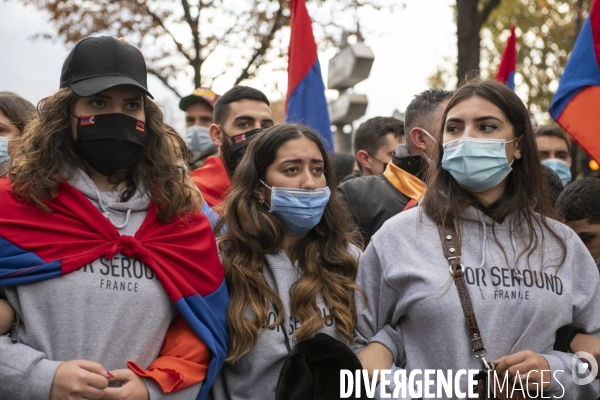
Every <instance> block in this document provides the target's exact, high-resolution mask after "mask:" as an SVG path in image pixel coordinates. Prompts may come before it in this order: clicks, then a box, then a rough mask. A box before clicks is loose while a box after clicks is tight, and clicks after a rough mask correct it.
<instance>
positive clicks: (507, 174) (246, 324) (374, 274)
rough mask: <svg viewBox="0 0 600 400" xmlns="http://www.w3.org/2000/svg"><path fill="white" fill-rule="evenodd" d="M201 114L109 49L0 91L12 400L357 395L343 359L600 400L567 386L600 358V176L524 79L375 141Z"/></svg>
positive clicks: (92, 45) (192, 102) (2, 347)
mask: <svg viewBox="0 0 600 400" xmlns="http://www.w3.org/2000/svg"><path fill="white" fill-rule="evenodd" d="M179 107H180V109H181V110H182V111H183V112H184V113H185V125H186V129H185V133H184V134H182V135H179V134H178V133H177V132H176V131H175V129H173V128H172V127H171V126H169V125H167V124H166V123H165V121H164V117H163V114H162V112H161V110H160V108H159V107H158V106H157V104H156V103H155V102H154V100H153V98H152V94H151V93H150V92H149V91H148V87H147V82H146V66H145V62H144V59H143V56H142V54H141V53H140V52H139V50H138V49H136V48H135V47H133V46H131V45H129V44H128V43H126V42H125V41H123V40H118V39H115V38H111V37H95V38H87V39H84V40H82V41H81V42H79V43H78V44H77V45H76V46H75V47H74V48H73V50H72V51H71V53H70V54H69V55H68V57H67V59H66V60H65V62H64V65H63V68H62V73H61V77H60V88H59V89H58V91H57V92H56V93H54V94H53V95H51V96H49V97H47V98H45V99H43V100H42V101H40V103H39V104H38V106H37V107H35V106H33V105H32V104H31V103H30V102H28V101H26V100H24V99H22V98H21V97H19V96H17V95H15V94H12V93H8V92H0V164H1V166H2V170H1V173H0V175H4V177H3V178H1V179H0V202H1V203H2V207H0V399H11V400H12V399H15V400H38V399H40V400H42V399H43V400H47V399H50V400H59V399H60V400H63V399H76V400H81V399H108V400H113V399H133V400H138V399H140V400H146V399H152V400H155V399H173V400H179V399H181V400H183V399H196V398H199V399H213V400H241V399H277V400H283V399H336V398H341V397H340V396H341V394H340V370H342V369H348V370H355V369H364V370H365V372H366V375H368V377H369V379H372V380H373V381H374V382H379V385H378V390H376V391H375V393H376V395H375V396H376V397H377V398H379V397H380V396H381V398H386V394H387V396H388V397H387V398H390V397H389V396H391V398H396V399H411V398H416V397H426V395H425V394H423V393H422V392H420V394H418V395H414V394H413V393H415V387H416V386H419V385H414V386H415V387H410V388H409V390H408V393H407V391H406V390H398V389H399V387H398V382H395V381H393V380H392V381H389V380H388V381H386V380H384V379H382V378H381V375H380V374H378V371H382V370H391V371H392V372H398V371H400V372H403V373H406V374H407V375H408V374H410V373H411V371H416V370H420V371H424V370H438V371H451V370H459V369H468V370H479V371H482V372H481V373H480V374H478V375H477V380H476V384H477V390H478V391H479V393H480V397H478V398H480V399H483V398H488V397H481V396H483V394H482V393H483V392H484V391H485V389H487V388H488V387H490V385H492V386H493V384H492V383H490V382H489V381H487V380H486V376H488V377H489V375H486V372H487V371H495V373H496V374H499V375H500V376H507V377H508V382H509V386H510V387H511V388H515V387H520V388H521V392H522V393H523V396H526V395H527V396H531V397H536V396H535V395H536V394H537V396H539V391H541V390H543V395H545V396H546V397H547V396H554V398H563V399H586V400H587V399H589V400H595V399H598V398H599V397H600V381H599V380H593V381H591V382H589V383H586V384H580V382H578V381H577V380H575V379H574V378H573V377H572V375H571V370H572V369H573V368H574V366H578V367H580V366H581V365H582V364H583V361H581V360H580V359H579V358H578V356H577V355H576V354H575V353H578V352H587V353H589V354H591V355H592V356H593V357H595V358H596V360H598V361H600V339H598V337H600V274H599V271H598V268H600V180H598V179H596V178H586V179H579V180H575V181H573V182H571V181H572V179H573V177H572V175H571V172H570V165H571V162H572V160H571V158H570V147H571V142H570V138H569V137H568V135H567V134H566V133H565V132H564V131H562V130H561V129H560V128H559V127H557V126H554V125H544V126H537V127H534V126H532V124H531V118H530V116H529V114H528V112H527V109H526V107H525V106H524V104H523V103H522V101H521V100H520V99H519V97H518V96H517V95H516V94H515V93H514V92H513V91H511V90H510V89H509V88H507V87H506V86H504V85H503V84H501V83H498V82H495V81H479V80H471V81H468V82H465V83H464V84H462V85H461V86H460V87H459V88H458V89H457V90H456V91H454V92H452V91H447V90H441V89H429V90H425V91H424V92H422V93H419V94H416V95H415V96H414V98H413V100H412V102H411V103H410V104H409V105H408V107H407V109H406V113H405V120H404V121H401V120H398V119H395V118H392V117H375V118H371V119H369V120H367V121H365V122H364V123H362V124H361V125H360V126H359V127H358V129H357V130H356V132H355V133H354V136H353V154H328V153H327V151H326V150H325V147H324V145H323V143H322V141H321V138H320V136H319V134H318V133H317V132H315V131H314V130H312V129H311V128H310V127H306V126H302V125H294V124H279V125H276V124H275V122H274V119H273V115H272V112H271V108H270V103H269V100H268V99H267V97H266V96H265V95H264V94H263V93H262V92H261V91H259V90H257V89H254V88H250V87H246V86H235V87H233V88H231V89H230V90H229V91H227V92H226V93H224V94H222V95H219V94H217V93H215V92H214V91H213V90H211V89H210V88H206V87H201V88H198V89H196V90H195V91H194V92H193V93H192V94H190V95H189V96H186V97H184V98H182V99H181V101H180V104H179ZM558 371H563V373H562V374H561V373H557V372H558ZM544 372H546V373H544ZM411 385H412V383H411ZM455 385H456V387H457V389H460V390H461V391H462V392H467V391H468V380H467V376H466V375H465V376H463V377H462V378H461V379H458V380H457V381H456V382H455ZM421 386H422V385H421ZM403 389H406V388H405V387H404V388H403ZM502 390H506V389H502ZM438 392H439V390H438ZM503 395H504V396H505V397H498V398H512V397H508V395H507V394H506V392H503ZM446 396H447V397H440V398H454V397H453V396H452V395H447V394H446ZM354 398H367V397H366V392H365V391H363V392H362V393H356V394H355V397H354ZM491 398H493V397H491ZM515 398H516V397H515Z"/></svg>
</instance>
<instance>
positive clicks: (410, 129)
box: [339, 89, 453, 244]
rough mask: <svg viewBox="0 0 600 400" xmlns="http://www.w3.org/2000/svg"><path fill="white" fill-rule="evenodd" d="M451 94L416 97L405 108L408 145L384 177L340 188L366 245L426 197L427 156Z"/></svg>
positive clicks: (355, 181)
mask: <svg viewBox="0 0 600 400" xmlns="http://www.w3.org/2000/svg"><path fill="white" fill-rule="evenodd" d="M452 94H453V93H452V92H449V91H446V90H442V89H429V90H426V91H424V92H422V93H420V94H418V95H416V96H415V98H414V99H413V100H412V101H411V103H410V104H409V105H408V107H407V108H406V113H405V121H404V132H405V137H406V144H401V145H398V146H397V147H396V151H395V152H394V154H393V155H392V161H391V162H390V163H389V164H387V167H386V168H385V171H384V172H383V175H372V176H364V177H360V178H356V179H351V180H349V181H346V182H344V183H343V184H341V185H340V186H339V190H340V192H341V193H342V195H343V196H344V197H345V198H346V200H347V201H348V203H349V205H350V208H351V214H352V219H353V221H354V223H355V224H356V225H357V226H358V228H359V230H360V231H361V233H362V235H363V238H364V240H365V244H367V243H368V242H369V241H370V240H371V236H373V234H374V233H375V232H377V230H378V229H379V228H381V226H382V225H383V223H384V222H385V221H387V220H388V219H390V218H391V217H393V216H394V215H396V214H398V213H400V212H402V211H403V210H404V209H405V208H410V206H411V205H412V204H416V202H417V201H418V200H419V199H420V198H421V196H422V195H423V193H424V191H425V184H424V183H423V175H424V172H425V170H426V168H427V160H428V159H429V157H428V156H427V153H430V152H431V151H432V149H433V146H434V144H435V138H434V135H436V136H437V134H438V133H439V130H440V127H441V122H442V121H441V118H442V114H443V113H444V109H445V108H446V105H447V103H448V100H450V97H452ZM409 203H410V204H409ZM407 206H408V207H407Z"/></svg>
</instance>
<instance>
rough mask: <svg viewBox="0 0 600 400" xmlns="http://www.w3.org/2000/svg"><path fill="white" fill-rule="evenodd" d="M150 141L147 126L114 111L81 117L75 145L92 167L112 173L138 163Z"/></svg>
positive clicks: (100, 171) (104, 172)
mask: <svg viewBox="0 0 600 400" xmlns="http://www.w3.org/2000/svg"><path fill="white" fill-rule="evenodd" d="M145 144H146V127H145V124H144V123H143V122H142V121H138V120H137V119H135V118H133V117H130V116H129V115H125V114H120V113H114V114H100V115H94V116H89V117H78V118H77V140H75V146H76V147H77V149H78V150H79V152H80V153H81V155H82V156H83V158H84V159H85V161H86V162H87V163H88V164H90V166H91V167H92V168H94V169H95V170H96V171H98V172H99V173H101V174H102V175H105V176H110V175H112V174H114V173H116V172H118V171H120V170H122V169H123V168H126V167H128V166H130V165H131V164H133V163H135V162H136V161H137V159H138V157H139V156H140V153H141V151H142V148H143V147H144V145H145Z"/></svg>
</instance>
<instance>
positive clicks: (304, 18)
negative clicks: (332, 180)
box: [285, 0, 333, 152]
mask: <svg viewBox="0 0 600 400" xmlns="http://www.w3.org/2000/svg"><path fill="white" fill-rule="evenodd" d="M291 10H292V22H291V25H292V35H291V38H290V47H289V61H288V92H287V100H286V113H285V122H293V123H299V124H303V125H306V126H308V127H310V128H312V129H313V130H315V131H316V132H317V133H318V134H319V135H320V136H321V139H322V141H323V145H324V146H325V148H326V149H327V151H329V152H333V137H332V135H331V123H330V120H329V110H328V108H327V100H326V99H325V85H324V84H323V77H322V76H321V66H320V65H319V59H318V58H317V45H316V43H315V37H314V35H313V32H312V25H311V19H310V16H309V15H308V11H307V10H306V3H305V0H292V3H291Z"/></svg>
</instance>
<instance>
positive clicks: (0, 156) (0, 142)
mask: <svg viewBox="0 0 600 400" xmlns="http://www.w3.org/2000/svg"><path fill="white" fill-rule="evenodd" d="M13 140H15V139H13ZM10 141H11V140H10V139H8V138H5V137H3V136H0V164H6V163H8V162H9V161H10V156H9V155H8V142H10ZM0 172H1V171H0Z"/></svg>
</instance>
